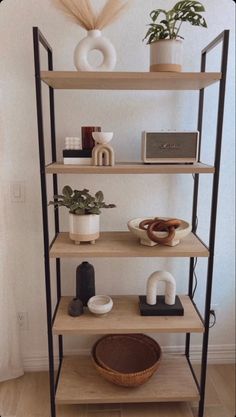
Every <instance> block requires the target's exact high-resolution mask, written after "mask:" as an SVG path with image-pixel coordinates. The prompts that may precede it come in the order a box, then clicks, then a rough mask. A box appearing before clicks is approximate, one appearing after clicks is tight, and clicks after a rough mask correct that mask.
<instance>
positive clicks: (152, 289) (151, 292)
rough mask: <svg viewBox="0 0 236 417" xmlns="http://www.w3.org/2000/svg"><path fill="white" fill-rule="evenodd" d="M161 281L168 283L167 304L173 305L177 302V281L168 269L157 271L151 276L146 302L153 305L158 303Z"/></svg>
mask: <svg viewBox="0 0 236 417" xmlns="http://www.w3.org/2000/svg"><path fill="white" fill-rule="evenodd" d="M161 281H164V282H165V284H166V288H165V304H168V305H169V306H172V305H174V304H175V297H176V282H175V279H174V277H173V275H171V274H170V273H169V272H167V271H156V272H154V273H153V274H152V275H151V276H150V277H149V279H148V282H147V297H146V302H147V304H148V305H151V306H154V305H156V302H157V301H156V297H157V285H158V283H159V282H161Z"/></svg>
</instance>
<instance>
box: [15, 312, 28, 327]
mask: <svg viewBox="0 0 236 417" xmlns="http://www.w3.org/2000/svg"><path fill="white" fill-rule="evenodd" d="M17 321H18V325H19V328H20V330H29V317H28V313H27V312H18V314H17Z"/></svg>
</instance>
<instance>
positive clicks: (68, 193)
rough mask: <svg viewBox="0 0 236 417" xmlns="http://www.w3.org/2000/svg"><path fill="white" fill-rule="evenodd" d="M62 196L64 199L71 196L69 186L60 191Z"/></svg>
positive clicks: (71, 192) (71, 191)
mask: <svg viewBox="0 0 236 417" xmlns="http://www.w3.org/2000/svg"><path fill="white" fill-rule="evenodd" d="M62 194H63V196H65V197H71V196H72V194H73V190H72V188H71V187H70V186H69V185H66V186H65V187H64V188H63V190H62Z"/></svg>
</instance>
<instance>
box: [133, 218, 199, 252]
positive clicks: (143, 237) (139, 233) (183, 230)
mask: <svg viewBox="0 0 236 417" xmlns="http://www.w3.org/2000/svg"><path fill="white" fill-rule="evenodd" d="M158 217H160V218H161V219H163V220H170V218H167V217H161V216H158ZM153 218H154V217H146V218H138V219H133V220H130V221H129V222H128V224H127V225H128V228H129V230H130V232H131V233H133V234H134V235H135V236H136V237H138V238H139V239H140V243H141V245H144V246H156V245H158V243H155V242H153V241H152V240H150V239H149V237H148V235H147V232H146V230H142V229H140V228H139V224H140V223H141V222H142V221H143V220H146V219H153ZM191 231H192V226H191V224H189V223H188V222H186V221H184V220H181V225H180V226H179V227H177V229H176V231H175V237H174V239H173V240H172V241H171V242H169V243H168V244H166V246H176V245H178V244H179V243H180V241H181V240H182V239H184V238H185V237H186V236H188V235H189V233H191ZM154 233H155V235H156V236H157V237H161V238H162V237H166V236H167V233H166V232H154Z"/></svg>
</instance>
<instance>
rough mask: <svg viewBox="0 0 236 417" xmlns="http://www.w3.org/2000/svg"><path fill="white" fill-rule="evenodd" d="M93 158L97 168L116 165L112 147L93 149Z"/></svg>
mask: <svg viewBox="0 0 236 417" xmlns="http://www.w3.org/2000/svg"><path fill="white" fill-rule="evenodd" d="M92 158H93V165H95V166H99V167H101V166H113V165H115V155H114V150H113V148H112V147H111V146H110V145H96V146H95V147H94V148H93V153H92Z"/></svg>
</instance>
